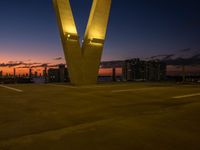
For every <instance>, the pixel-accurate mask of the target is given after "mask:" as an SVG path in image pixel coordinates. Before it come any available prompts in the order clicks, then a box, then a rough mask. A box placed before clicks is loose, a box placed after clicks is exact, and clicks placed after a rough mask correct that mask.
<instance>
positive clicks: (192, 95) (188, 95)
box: [173, 93, 200, 99]
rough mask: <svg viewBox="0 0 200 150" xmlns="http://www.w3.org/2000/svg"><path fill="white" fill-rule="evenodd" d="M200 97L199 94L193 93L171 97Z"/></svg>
mask: <svg viewBox="0 0 200 150" xmlns="http://www.w3.org/2000/svg"><path fill="white" fill-rule="evenodd" d="M195 96H200V93H193V94H187V95H180V96H175V97H173V98H174V99H181V98H187V97H195Z"/></svg>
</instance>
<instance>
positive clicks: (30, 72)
mask: <svg viewBox="0 0 200 150" xmlns="http://www.w3.org/2000/svg"><path fill="white" fill-rule="evenodd" d="M29 78H32V69H31V68H30V69H29Z"/></svg>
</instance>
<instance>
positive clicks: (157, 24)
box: [0, 0, 200, 70]
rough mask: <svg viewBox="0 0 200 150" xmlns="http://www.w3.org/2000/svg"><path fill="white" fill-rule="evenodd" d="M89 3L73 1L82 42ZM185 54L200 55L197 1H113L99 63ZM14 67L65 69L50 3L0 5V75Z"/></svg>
mask: <svg viewBox="0 0 200 150" xmlns="http://www.w3.org/2000/svg"><path fill="white" fill-rule="evenodd" d="M91 3H92V0H71V5H72V9H73V13H74V17H75V21H76V25H77V29H78V31H79V33H80V36H81V37H83V34H84V32H85V27H86V25H87V21H88V16H89V12H90V7H91ZM184 50H185V51H184ZM188 53H189V55H190V56H191V57H193V56H198V55H199V54H200V2H199V1H198V0H152V1H149V0H123V1H121V0H113V3H112V9H111V16H110V22H109V25H108V33H107V39H106V43H105V49H104V53H103V57H102V60H103V61H105V60H124V59H128V58H135V57H139V58H149V57H152V56H157V55H170V54H173V57H175V56H176V57H180V56H182V55H184V56H185V57H188V56H189V55H188ZM179 54H180V56H179ZM174 59H175V58H174ZM22 62H23V63H22ZM12 63H13V64H15V63H19V64H20V63H22V64H21V65H22V66H26V65H28V64H35V65H37V64H40V65H42V64H44V63H47V64H49V65H54V64H59V63H65V60H64V55H63V51H62V46H61V42H60V37H59V31H58V26H57V22H56V16H55V12H54V9H53V5H52V1H51V0H1V1H0V70H2V68H4V69H5V64H12ZM3 66H4V67H3Z"/></svg>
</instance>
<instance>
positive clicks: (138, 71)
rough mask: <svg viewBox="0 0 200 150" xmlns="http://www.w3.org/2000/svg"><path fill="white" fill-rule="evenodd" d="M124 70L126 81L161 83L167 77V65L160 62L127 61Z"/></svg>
mask: <svg viewBox="0 0 200 150" xmlns="http://www.w3.org/2000/svg"><path fill="white" fill-rule="evenodd" d="M122 70H123V79H124V80H125V81H160V80H164V79H165V76H166V64H164V63H162V62H160V61H159V60H152V61H143V60H140V59H138V58H136V59H129V60H125V61H124V64H123V69H122Z"/></svg>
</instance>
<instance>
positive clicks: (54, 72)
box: [48, 65, 69, 82]
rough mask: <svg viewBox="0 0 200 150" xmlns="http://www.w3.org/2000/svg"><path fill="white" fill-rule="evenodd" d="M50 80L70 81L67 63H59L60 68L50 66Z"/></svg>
mask: <svg viewBox="0 0 200 150" xmlns="http://www.w3.org/2000/svg"><path fill="white" fill-rule="evenodd" d="M48 78H49V82H69V76H68V71H67V68H65V65H59V68H58V69H57V68H50V69H49V70H48Z"/></svg>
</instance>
